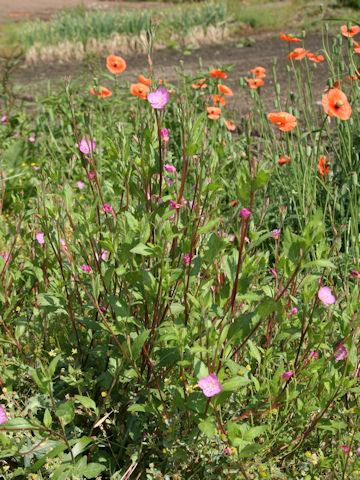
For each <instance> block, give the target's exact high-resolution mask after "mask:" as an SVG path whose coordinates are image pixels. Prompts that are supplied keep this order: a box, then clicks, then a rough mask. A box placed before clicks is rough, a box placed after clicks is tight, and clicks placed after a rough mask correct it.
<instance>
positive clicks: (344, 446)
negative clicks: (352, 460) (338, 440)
mask: <svg viewBox="0 0 360 480" xmlns="http://www.w3.org/2000/svg"><path fill="white" fill-rule="evenodd" d="M340 448H341V449H342V451H343V452H344V453H345V455H349V453H350V447H349V445H340Z"/></svg>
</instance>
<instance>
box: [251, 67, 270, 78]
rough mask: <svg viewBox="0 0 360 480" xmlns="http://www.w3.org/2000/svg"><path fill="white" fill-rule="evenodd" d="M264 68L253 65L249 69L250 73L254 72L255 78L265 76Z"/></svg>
mask: <svg viewBox="0 0 360 480" xmlns="http://www.w3.org/2000/svg"><path fill="white" fill-rule="evenodd" d="M265 72H266V68H264V67H255V68H252V69H251V70H250V73H254V74H255V76H256V77H257V78H265V77H266V74H265Z"/></svg>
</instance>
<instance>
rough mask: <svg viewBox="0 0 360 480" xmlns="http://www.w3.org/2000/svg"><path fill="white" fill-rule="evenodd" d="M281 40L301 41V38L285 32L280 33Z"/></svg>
mask: <svg viewBox="0 0 360 480" xmlns="http://www.w3.org/2000/svg"><path fill="white" fill-rule="evenodd" d="M280 38H281V40H286V41H287V42H294V43H297V42H301V38H296V37H294V36H293V35H285V33H280Z"/></svg>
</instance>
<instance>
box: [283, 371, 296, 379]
mask: <svg viewBox="0 0 360 480" xmlns="http://www.w3.org/2000/svg"><path fill="white" fill-rule="evenodd" d="M293 375H294V372H291V371H290V372H284V373H283V374H281V375H280V378H291V377H292V376H293Z"/></svg>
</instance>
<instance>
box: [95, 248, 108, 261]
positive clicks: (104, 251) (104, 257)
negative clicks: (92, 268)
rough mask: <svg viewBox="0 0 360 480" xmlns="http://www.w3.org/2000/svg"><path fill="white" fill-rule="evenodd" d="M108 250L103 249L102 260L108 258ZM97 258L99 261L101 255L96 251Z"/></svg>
mask: <svg viewBox="0 0 360 480" xmlns="http://www.w3.org/2000/svg"><path fill="white" fill-rule="evenodd" d="M107 254H108V251H107V250H103V249H101V260H106V257H107ZM95 258H96V260H97V261H99V255H98V254H97V253H96V252H95Z"/></svg>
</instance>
